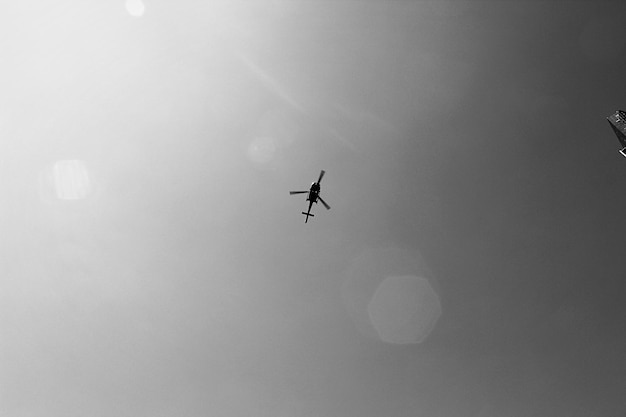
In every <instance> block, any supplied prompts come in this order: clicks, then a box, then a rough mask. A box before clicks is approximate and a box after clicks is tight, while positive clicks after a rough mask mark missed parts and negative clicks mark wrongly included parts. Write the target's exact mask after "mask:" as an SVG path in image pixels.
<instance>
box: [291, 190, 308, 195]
mask: <svg viewBox="0 0 626 417" xmlns="http://www.w3.org/2000/svg"><path fill="white" fill-rule="evenodd" d="M304 193H308V191H289V194H290V195H294V194H304Z"/></svg>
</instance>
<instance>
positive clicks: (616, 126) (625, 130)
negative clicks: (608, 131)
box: [606, 110, 626, 157]
mask: <svg viewBox="0 0 626 417" xmlns="http://www.w3.org/2000/svg"><path fill="white" fill-rule="evenodd" d="M606 120H608V121H609V124H610V125H611V128H612V129H613V131H614V132H615V135H617V139H618V140H619V143H620V145H621V146H622V149H620V151H619V152H620V153H621V154H622V155H623V156H625V157H626V112H625V111H624V110H618V111H616V112H615V113H613V114H612V115H610V116H609V117H607V118H606Z"/></svg>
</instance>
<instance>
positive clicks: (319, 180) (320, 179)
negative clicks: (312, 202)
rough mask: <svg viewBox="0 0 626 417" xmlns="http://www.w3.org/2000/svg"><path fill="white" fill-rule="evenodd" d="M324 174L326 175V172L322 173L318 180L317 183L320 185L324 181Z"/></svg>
mask: <svg viewBox="0 0 626 417" xmlns="http://www.w3.org/2000/svg"><path fill="white" fill-rule="evenodd" d="M324 174H326V171H324V170H322V171H321V172H320V178H319V179H318V180H317V183H318V184H319V183H320V182H321V181H322V177H323V176H324Z"/></svg>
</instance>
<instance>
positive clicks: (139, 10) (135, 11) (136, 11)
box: [126, 0, 146, 17]
mask: <svg viewBox="0 0 626 417" xmlns="http://www.w3.org/2000/svg"><path fill="white" fill-rule="evenodd" d="M126 10H127V11H128V14H129V15H131V16H134V17H141V16H143V14H144V13H145V11H146V6H145V5H144V4H143V2H142V1H141V0H126Z"/></svg>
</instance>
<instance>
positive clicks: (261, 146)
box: [248, 136, 276, 165]
mask: <svg viewBox="0 0 626 417" xmlns="http://www.w3.org/2000/svg"><path fill="white" fill-rule="evenodd" d="M274 142H275V141H274V139H273V138H270V137H267V136H262V137H257V138H254V139H253V140H252V142H251V143H250V145H249V146H248V158H250V160H251V161H252V162H254V163H257V164H260V165H265V164H267V163H268V162H270V161H272V159H274V154H275V153H276V144H275V143H274Z"/></svg>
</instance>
